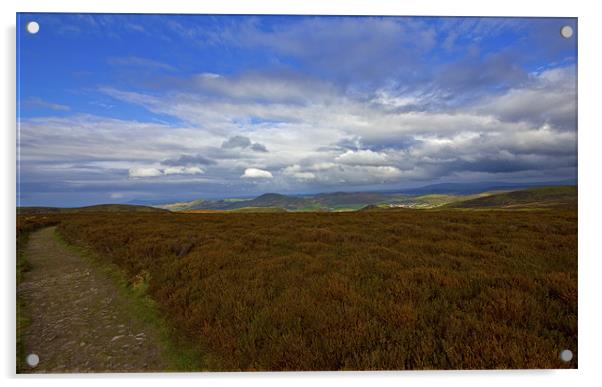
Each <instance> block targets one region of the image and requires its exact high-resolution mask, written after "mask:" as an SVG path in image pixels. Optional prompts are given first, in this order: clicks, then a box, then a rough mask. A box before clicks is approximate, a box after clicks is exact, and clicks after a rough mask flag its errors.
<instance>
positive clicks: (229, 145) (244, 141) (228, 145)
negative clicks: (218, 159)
mask: <svg viewBox="0 0 602 387" xmlns="http://www.w3.org/2000/svg"><path fill="white" fill-rule="evenodd" d="M222 148H223V149H236V148H240V149H247V148H250V149H251V150H253V151H255V152H267V151H268V149H267V148H266V147H265V145H263V144H260V143H258V142H251V139H250V138H249V137H245V136H233V137H230V138H229V139H227V140H226V141H224V142H223V143H222Z"/></svg>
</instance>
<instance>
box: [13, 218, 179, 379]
mask: <svg viewBox="0 0 602 387" xmlns="http://www.w3.org/2000/svg"><path fill="white" fill-rule="evenodd" d="M54 230H55V228H54V227H50V228H45V229H43V230H40V231H37V232H35V233H32V234H31V235H30V237H29V243H28V246H27V249H26V253H25V254H26V258H27V260H28V261H29V262H30V263H31V266H32V269H31V270H30V271H28V272H26V273H25V275H24V277H23V281H22V283H21V284H19V288H18V292H19V294H20V296H21V297H22V299H23V302H24V305H25V309H24V312H25V315H26V316H27V317H28V318H29V320H30V323H29V325H28V326H27V327H26V328H25V329H24V331H23V332H22V338H23V343H24V346H25V355H27V354H32V353H35V354H37V355H38V356H39V359H40V361H39V365H38V366H37V367H35V368H30V369H29V370H25V372H35V373H38V372H39V373H54V372H128V371H129V372H132V371H139V372H148V371H162V370H163V371H164V370H165V369H166V368H167V364H166V362H165V361H164V359H163V358H162V346H161V344H160V340H159V339H158V334H157V332H156V331H155V330H154V329H153V328H152V327H149V326H148V324H145V323H144V322H143V321H141V320H140V319H139V318H137V317H136V316H135V315H134V314H133V312H132V307H131V306H132V305H131V301H130V300H128V299H127V297H126V296H125V295H124V294H123V293H122V292H120V291H119V289H118V287H117V285H116V284H115V283H114V282H113V280H112V279H111V278H108V277H107V276H106V275H104V274H103V273H100V272H98V271H99V270H98V269H97V268H95V267H94V266H93V265H91V264H90V263H88V262H87V261H85V260H84V259H83V258H82V257H80V256H78V255H77V254H76V253H74V252H72V251H70V250H68V249H67V248H65V246H62V245H61V244H60V243H59V242H58V241H57V240H56V239H55V236H54Z"/></svg>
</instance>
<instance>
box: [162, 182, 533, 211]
mask: <svg viewBox="0 0 602 387" xmlns="http://www.w3.org/2000/svg"><path fill="white" fill-rule="evenodd" d="M536 184H538V183H536ZM533 188H534V187H532V186H529V185H528V184H527V187H525V184H511V183H499V182H486V183H467V184H460V183H445V184H435V185H430V186H425V187H421V188H415V189H410V190H406V191H404V192H329V193H319V194H314V195H303V196H301V195H298V196H293V195H283V194H279V193H266V194H263V195H260V196H258V197H256V198H254V199H221V200H203V199H198V200H193V201H188V202H176V203H168V204H162V205H156V206H155V207H157V208H162V209H167V210H170V211H194V210H199V211H204V210H207V211H233V210H237V209H243V208H251V209H253V210H249V211H254V212H257V211H258V209H259V208H271V209H282V210H286V211H357V210H360V209H363V208H365V207H367V206H374V207H370V208H372V209H373V210H375V209H378V208H381V209H386V208H415V209H428V208H436V207H442V206H451V205H452V203H459V202H462V203H468V204H467V206H470V205H474V206H475V207H478V206H479V203H481V202H475V203H474V204H470V202H468V201H469V200H473V199H475V200H476V199H479V198H482V197H486V196H493V195H498V194H500V193H504V192H509V191H517V190H520V189H533ZM491 200H493V199H491ZM500 200H501V199H500ZM491 202H492V201H484V202H482V203H484V204H483V205H486V204H487V203H491ZM458 207H459V206H458ZM268 211H269V210H268Z"/></svg>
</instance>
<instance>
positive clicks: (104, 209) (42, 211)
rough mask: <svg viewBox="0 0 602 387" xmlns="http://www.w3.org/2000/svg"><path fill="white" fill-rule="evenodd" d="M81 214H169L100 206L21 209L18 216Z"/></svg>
mask: <svg viewBox="0 0 602 387" xmlns="http://www.w3.org/2000/svg"><path fill="white" fill-rule="evenodd" d="M81 212H169V211H167V210H164V209H160V208H156V207H148V206H135V205H131V204H98V205H94V206H86V207H73V208H60V207H19V208H17V214H70V213H81Z"/></svg>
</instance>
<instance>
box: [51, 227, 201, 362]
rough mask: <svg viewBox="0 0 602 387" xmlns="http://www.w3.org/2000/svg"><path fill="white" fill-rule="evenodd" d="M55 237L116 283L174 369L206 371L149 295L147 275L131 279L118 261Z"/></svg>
mask: <svg viewBox="0 0 602 387" xmlns="http://www.w3.org/2000/svg"><path fill="white" fill-rule="evenodd" d="M54 237H55V239H56V240H57V241H58V242H59V243H60V244H61V245H62V246H64V247H65V248H67V249H69V250H71V251H73V252H75V253H76V254H78V255H79V256H81V257H82V258H83V259H84V260H86V261H87V262H88V263H90V264H91V265H92V266H93V267H94V268H96V269H97V270H99V271H100V272H102V273H103V274H105V275H107V276H108V277H109V278H111V279H112V280H113V282H114V283H115V284H116V286H117V289H118V290H119V292H120V293H121V294H123V295H124V296H125V297H126V298H127V300H128V301H129V302H130V304H131V306H132V310H133V313H134V315H135V316H136V317H138V318H139V319H141V320H142V321H144V322H145V323H146V324H149V325H150V326H151V327H153V328H154V329H155V330H156V332H158V333H159V335H158V336H159V340H160V344H161V346H162V350H163V351H162V352H163V356H164V357H165V360H166V361H167V363H168V369H166V370H165V371H168V372H169V371H171V372H194V371H206V369H205V367H203V364H204V363H205V362H204V361H203V356H202V354H201V352H200V351H199V350H198V349H196V348H194V347H192V346H191V345H190V344H189V343H187V342H185V341H184V340H183V339H181V338H179V337H178V335H177V334H176V332H175V331H174V329H172V328H171V327H170V326H169V324H168V323H167V321H166V320H165V319H164V318H163V317H162V316H161V314H160V313H159V311H158V309H157V305H156V303H155V301H154V300H153V299H152V298H151V297H150V296H149V295H148V294H147V291H146V290H147V288H148V282H147V280H146V278H137V279H136V281H134V282H131V281H128V279H127V277H126V275H125V274H124V273H123V271H122V270H121V269H119V267H118V266H117V265H115V264H112V263H106V262H103V261H102V260H101V259H100V258H99V257H98V256H97V255H96V254H95V253H94V252H92V251H91V250H90V249H89V248H87V247H85V246H78V245H73V244H70V243H68V242H67V241H65V239H64V238H63V237H62V236H61V235H60V233H59V232H58V231H56V230H55V232H54Z"/></svg>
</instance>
